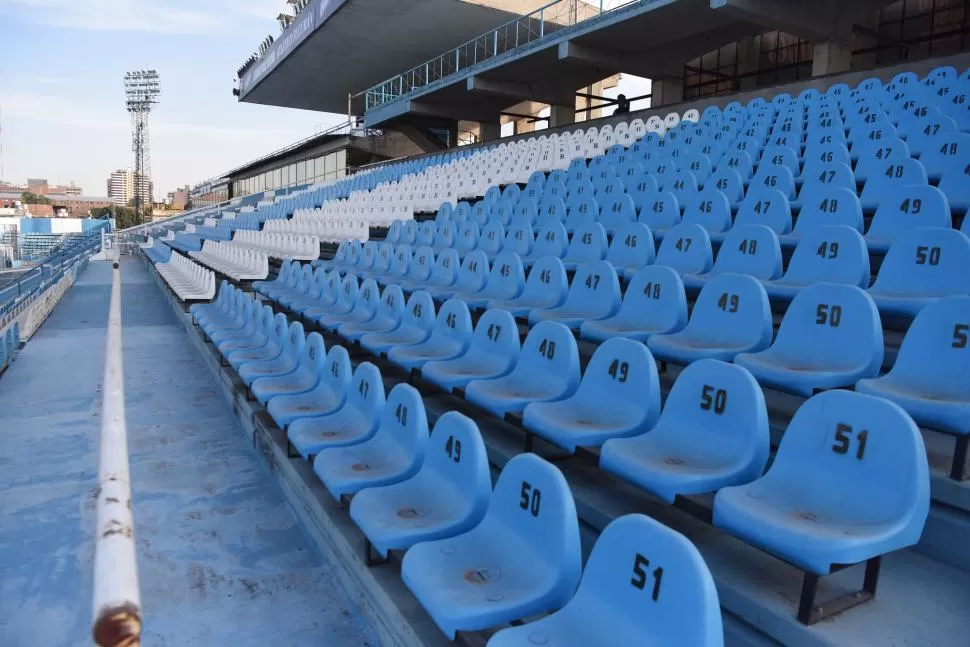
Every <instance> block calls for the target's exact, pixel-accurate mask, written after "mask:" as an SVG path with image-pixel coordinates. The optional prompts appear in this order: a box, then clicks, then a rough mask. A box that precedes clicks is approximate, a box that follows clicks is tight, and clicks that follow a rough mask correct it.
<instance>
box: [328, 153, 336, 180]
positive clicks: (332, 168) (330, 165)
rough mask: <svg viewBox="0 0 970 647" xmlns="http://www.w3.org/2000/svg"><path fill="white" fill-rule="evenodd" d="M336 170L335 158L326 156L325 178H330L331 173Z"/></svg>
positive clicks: (334, 156) (331, 155)
mask: <svg viewBox="0 0 970 647" xmlns="http://www.w3.org/2000/svg"><path fill="white" fill-rule="evenodd" d="M336 170H337V156H336V155H333V154H332V153H331V154H330V155H327V158H326V172H327V177H332V174H333V172H334V171H336Z"/></svg>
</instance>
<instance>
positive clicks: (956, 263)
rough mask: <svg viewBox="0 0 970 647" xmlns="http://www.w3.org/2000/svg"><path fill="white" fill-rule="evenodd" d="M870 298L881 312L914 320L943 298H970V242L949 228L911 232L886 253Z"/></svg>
mask: <svg viewBox="0 0 970 647" xmlns="http://www.w3.org/2000/svg"><path fill="white" fill-rule="evenodd" d="M869 295H870V296H871V297H872V298H873V300H875V302H876V305H877V306H878V307H879V311H880V312H883V313H887V314H894V315H904V316H910V317H912V316H915V315H916V314H917V313H918V312H919V311H920V310H921V309H922V308H923V307H924V306H926V305H927V304H928V303H931V302H933V301H935V300H936V299H939V298H941V297H946V296H951V295H970V239H967V237H966V236H965V235H963V234H961V233H960V232H958V231H957V230H955V229H950V228H948V227H920V228H917V229H913V230H910V231H907V232H906V233H905V234H904V235H903V236H901V237H899V238H897V239H896V242H895V243H893V245H892V246H891V247H890V248H889V251H888V252H887V253H886V257H885V258H884V259H883V262H882V265H881V266H880V268H879V274H878V276H876V280H875V282H874V283H873V284H872V287H871V288H869Z"/></svg>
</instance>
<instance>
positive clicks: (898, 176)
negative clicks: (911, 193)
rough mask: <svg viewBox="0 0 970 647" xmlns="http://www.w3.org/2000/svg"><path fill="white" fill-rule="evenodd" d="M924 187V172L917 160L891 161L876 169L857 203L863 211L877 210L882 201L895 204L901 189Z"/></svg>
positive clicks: (901, 159) (925, 183)
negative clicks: (859, 203)
mask: <svg viewBox="0 0 970 647" xmlns="http://www.w3.org/2000/svg"><path fill="white" fill-rule="evenodd" d="M857 179H858V178H857ZM926 185H927V178H926V170H925V169H924V168H923V165H922V164H920V163H919V161H918V160H914V159H911V158H900V159H892V160H889V162H887V163H886V164H883V165H882V166H880V167H878V171H877V172H876V173H875V174H874V175H871V176H869V178H868V179H867V180H866V184H865V186H864V187H863V188H862V194H861V195H860V196H859V201H860V202H861V203H862V208H863V209H878V208H879V207H880V206H881V205H882V204H883V202H884V201H887V200H888V201H889V202H896V197H897V196H899V195H900V191H901V189H902V187H906V188H907V189H909V188H911V187H916V186H926Z"/></svg>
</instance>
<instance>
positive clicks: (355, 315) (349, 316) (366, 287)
mask: <svg viewBox="0 0 970 647" xmlns="http://www.w3.org/2000/svg"><path fill="white" fill-rule="evenodd" d="M380 299H381V290H380V288H379V287H378V286H377V281H375V280H374V279H367V280H366V281H364V282H363V283H361V284H360V291H359V294H358V295H357V298H356V299H354V301H353V303H352V305H351V307H350V309H349V310H347V311H345V312H339V311H337V312H334V311H331V312H325V313H324V314H322V315H320V316H319V317H318V318H317V323H319V324H320V325H321V326H322V327H324V328H326V329H327V330H330V331H334V332H336V331H337V329H339V328H340V326H342V325H344V324H347V323H353V324H360V323H366V322H368V321H370V320H371V319H373V318H374V316H375V315H376V314H377V306H378V304H380Z"/></svg>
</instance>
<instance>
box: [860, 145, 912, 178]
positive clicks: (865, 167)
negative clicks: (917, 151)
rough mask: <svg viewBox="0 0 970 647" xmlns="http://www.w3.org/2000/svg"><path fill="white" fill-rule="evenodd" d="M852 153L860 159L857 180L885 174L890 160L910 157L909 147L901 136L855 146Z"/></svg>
mask: <svg viewBox="0 0 970 647" xmlns="http://www.w3.org/2000/svg"><path fill="white" fill-rule="evenodd" d="M851 155H852V158H853V159H858V161H857V162H856V165H855V170H854V174H855V179H856V181H857V182H868V180H869V178H871V177H876V176H879V175H882V174H885V172H886V165H887V164H888V163H889V162H895V161H900V160H908V159H910V157H909V147H908V146H906V142H904V141H903V140H902V139H900V138H899V137H889V138H887V139H883V140H880V141H878V142H874V143H868V144H867V145H865V146H862V147H861V148H860V147H859V146H854V147H853V149H852V151H851Z"/></svg>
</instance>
